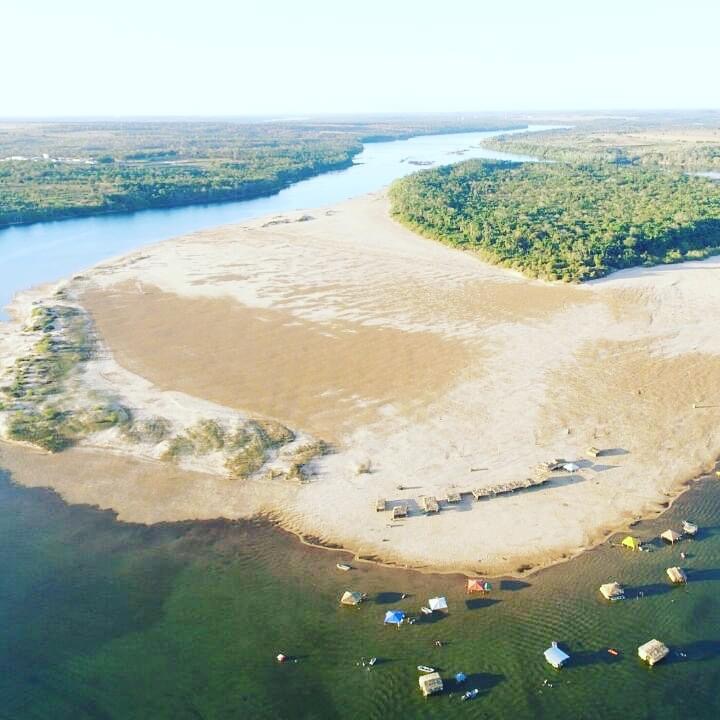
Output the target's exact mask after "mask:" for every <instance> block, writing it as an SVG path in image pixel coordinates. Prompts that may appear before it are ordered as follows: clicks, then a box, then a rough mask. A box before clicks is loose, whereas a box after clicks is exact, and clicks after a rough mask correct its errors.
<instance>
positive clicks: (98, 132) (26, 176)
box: [0, 116, 513, 227]
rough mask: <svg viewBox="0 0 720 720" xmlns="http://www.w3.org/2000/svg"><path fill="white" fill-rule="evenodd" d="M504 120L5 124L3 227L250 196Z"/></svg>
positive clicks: (0, 172)
mask: <svg viewBox="0 0 720 720" xmlns="http://www.w3.org/2000/svg"><path fill="white" fill-rule="evenodd" d="M511 126H513V123H512V122H509V121H508V120H507V119H506V120H505V122H504V123H503V122H502V119H501V118H497V119H494V118H489V117H486V118H477V117H475V118H468V119H457V118H450V117H434V116H430V117H425V118H410V119H408V118H405V119H402V118H395V119H384V120H382V121H378V120H368V121H365V122H360V121H344V120H326V121H323V122H310V121H308V122H304V123H288V122H282V123H279V122H278V123H275V122H240V121H238V122H228V121H224V122H214V121H204V122H201V121H195V122H179V121H178V122H170V121H164V122H122V123H119V122H115V123H110V122H74V123H46V122H42V123H40V122H39V123H2V124H0V227H2V226H4V225H9V224H12V223H23V222H34V221H38V220H48V219H57V218H63V217H73V216H78V215H91V214H96V213H105V212H121V211H127V210H139V209H144V208H152V207H171V206H178V205H188V204H192V203H206V202H221V201H226V200H244V199H248V198H253V197H259V196H261V195H267V194H271V193H273V192H277V191H278V190H281V189H282V188H283V187H286V186H287V185H289V184H290V183H292V182H295V181H297V180H301V179H303V178H307V177H311V176H313V175H317V174H318V173H321V172H325V171H328V170H334V169H340V168H344V167H347V166H349V165H351V164H352V159H353V157H354V156H355V155H356V154H357V153H359V152H360V150H361V149H362V143H363V142H369V141H377V140H390V139H399V138H405V137H410V136H413V135H422V134H427V133H434V132H466V131H470V130H487V129H490V128H494V129H497V128H498V127H506V128H507V127H511Z"/></svg>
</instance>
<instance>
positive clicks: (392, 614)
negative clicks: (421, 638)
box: [385, 610, 405, 625]
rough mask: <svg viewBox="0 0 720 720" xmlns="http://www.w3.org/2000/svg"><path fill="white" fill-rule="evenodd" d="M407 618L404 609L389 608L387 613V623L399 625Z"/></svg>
mask: <svg viewBox="0 0 720 720" xmlns="http://www.w3.org/2000/svg"><path fill="white" fill-rule="evenodd" d="M404 619H405V613H404V612H403V611H402V610H388V611H387V612H386V613H385V624H386V625H399V624H400V623H401V622H402V621H403V620H404Z"/></svg>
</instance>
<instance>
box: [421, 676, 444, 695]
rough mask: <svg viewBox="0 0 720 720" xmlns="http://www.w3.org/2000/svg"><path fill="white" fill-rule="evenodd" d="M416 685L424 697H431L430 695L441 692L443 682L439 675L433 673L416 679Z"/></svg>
mask: <svg viewBox="0 0 720 720" xmlns="http://www.w3.org/2000/svg"><path fill="white" fill-rule="evenodd" d="M418 684H419V685H420V689H421V690H422V694H423V695H425V696H426V697H427V696H428V695H432V693H436V692H442V689H443V681H442V678H441V677H440V673H437V672H433V673H428V674H427V675H421V676H420V677H419V678H418Z"/></svg>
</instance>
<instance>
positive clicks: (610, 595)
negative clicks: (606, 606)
mask: <svg viewBox="0 0 720 720" xmlns="http://www.w3.org/2000/svg"><path fill="white" fill-rule="evenodd" d="M600 593H601V594H602V596H603V597H604V598H605V599H606V600H624V599H625V589H624V588H623V586H622V585H621V584H620V583H617V582H611V583H605V584H604V585H601V586H600Z"/></svg>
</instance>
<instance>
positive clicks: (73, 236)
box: [0, 125, 549, 319]
mask: <svg viewBox="0 0 720 720" xmlns="http://www.w3.org/2000/svg"><path fill="white" fill-rule="evenodd" d="M547 127H549V126H541V125H536V126H531V127H530V129H531V130H544V129H547ZM511 132H523V131H521V130H516V131H511ZM500 134H503V133H501V132H475V133H459V134H451V135H425V136H422V137H415V138H410V139H409V140H395V141H391V142H381V143H369V144H367V145H365V147H364V149H363V151H362V152H361V153H360V154H359V155H357V156H356V157H355V162H354V164H353V165H352V166H351V167H349V168H346V169H345V170H338V171H336V172H330V173H324V174H322V175H317V176H315V177H313V178H309V179H308V180H303V181H301V182H298V183H295V184H293V185H291V186H289V187H287V188H285V189H284V190H281V191H280V192H278V193H276V194H275V195H270V196H268V197H261V198H256V199H254V200H243V201H238V202H226V203H215V204H208V205H191V206H187V207H178V208H169V209H154V210H142V211H140V212H133V213H122V214H113V215H98V216H94V217H84V218H78V219H72V220H57V221H53V222H41V223H33V224H32V225H18V226H13V227H9V228H6V229H4V230H0V319H2V318H3V317H4V316H3V315H2V308H4V307H5V306H6V305H7V304H8V303H9V302H10V301H11V299H12V297H13V296H14V295H15V293H17V292H18V291H20V290H24V289H27V288H29V287H33V286H34V285H39V284H41V283H45V282H51V281H54V280H59V279H61V278H63V277H66V276H68V275H72V274H73V273H76V272H78V271H80V270H82V269H83V268H87V267H89V266H91V265H94V264H95V263H98V262H100V261H102V260H104V259H106V258H109V257H113V256H115V255H119V254H121V253H124V252H127V251H129V250H132V249H134V248H137V247H141V246H142V245H147V244H148V243H153V242H158V241H160V240H166V239H168V238H171V237H176V236H178V235H183V234H185V233H189V232H194V231H197V230H204V229H206V228H211V227H216V226H218V225H225V224H229V223H235V222H240V221H242V220H247V219H248V218H253V217H259V216H262V215H268V214H272V213H282V212H288V211H291V210H298V209H301V208H312V207H318V206H325V205H331V204H333V203H336V202H340V201H341V200H346V199H348V198H351V197H355V196H357V195H363V194H364V193H368V192H372V191H374V190H378V189H380V188H382V187H384V186H385V185H388V184H389V183H391V182H392V181H393V180H395V179H397V178H399V177H402V176H404V175H408V174H409V173H411V172H415V171H417V170H419V169H421V168H422V167H426V166H427V165H428V164H449V163H454V162H460V161H462V160H467V159H469V158H492V159H506V160H517V161H523V160H532V158H529V157H526V156H522V155H510V154H508V153H500V152H495V151H492V150H487V149H485V148H483V147H481V143H482V141H483V140H486V139H488V138H490V137H494V136H496V135H500Z"/></svg>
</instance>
